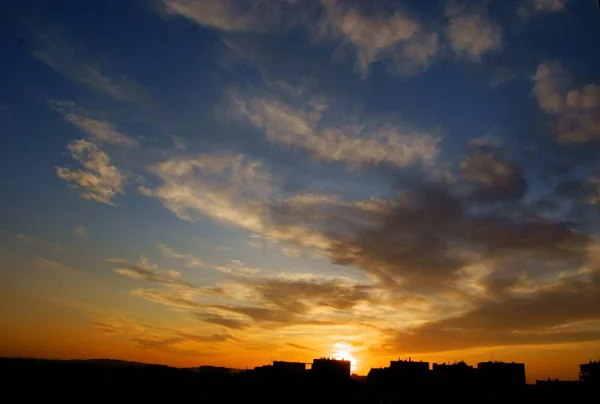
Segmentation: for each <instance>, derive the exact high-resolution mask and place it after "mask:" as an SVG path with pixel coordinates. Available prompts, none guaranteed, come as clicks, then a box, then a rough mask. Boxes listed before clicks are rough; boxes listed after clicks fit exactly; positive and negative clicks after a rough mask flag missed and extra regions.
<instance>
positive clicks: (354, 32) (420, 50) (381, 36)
mask: <svg viewBox="0 0 600 404" xmlns="http://www.w3.org/2000/svg"><path fill="white" fill-rule="evenodd" d="M321 3H323V5H324V7H325V9H326V11H327V23H328V26H329V29H330V30H331V31H332V32H333V33H334V35H338V36H340V37H341V38H343V39H344V40H345V41H347V42H348V43H351V44H352V45H354V46H355V47H356V52H357V59H358V69H359V71H360V72H361V73H362V74H363V75H366V74H367V73H368V71H369V66H370V65H371V64H372V63H374V62H377V61H378V60H380V59H386V60H389V61H391V62H392V63H393V64H394V65H395V67H396V69H397V70H398V71H400V72H401V73H406V74H411V73H416V72H419V71H421V70H424V69H426V68H427V67H429V66H430V65H431V64H432V63H433V62H434V61H435V59H436V58H437V55H438V51H439V45H438V34H437V32H428V31H426V30H425V29H424V28H423V27H422V25H421V23H420V22H419V21H418V20H417V19H416V18H415V17H413V16H411V15H409V14H408V13H407V12H405V11H396V12H394V13H391V14H390V13H384V12H381V13H379V12H371V13H369V14H366V13H365V12H364V11H363V10H361V9H360V8H359V7H357V6H351V3H348V2H342V1H336V0H321Z"/></svg>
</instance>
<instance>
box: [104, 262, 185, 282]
mask: <svg viewBox="0 0 600 404" xmlns="http://www.w3.org/2000/svg"><path fill="white" fill-rule="evenodd" d="M109 262H111V263H113V264H115V265H116V267H115V268H114V271H115V272H116V273H118V274H119V275H122V276H124V277H126V278H130V279H136V280H140V281H148V282H154V283H159V284H163V285H170V286H182V287H188V288H194V286H193V285H191V284H190V283H188V282H186V281H184V280H183V279H181V274H180V273H179V272H177V271H175V270H168V271H162V270H160V269H159V268H158V266H157V265H154V264H150V263H149V262H148V259H147V258H146V257H144V256H142V257H140V260H139V261H138V262H128V261H124V260H120V259H110V260H109Z"/></svg>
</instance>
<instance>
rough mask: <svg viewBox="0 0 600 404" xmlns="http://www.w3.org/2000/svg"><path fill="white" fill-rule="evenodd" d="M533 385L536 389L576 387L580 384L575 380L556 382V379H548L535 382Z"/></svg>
mask: <svg viewBox="0 0 600 404" xmlns="http://www.w3.org/2000/svg"><path fill="white" fill-rule="evenodd" d="M535 385H536V386H538V387H551V388H553V387H578V386H580V385H581V382H579V381H577V380H558V379H550V378H549V379H548V380H537V379H536V381H535Z"/></svg>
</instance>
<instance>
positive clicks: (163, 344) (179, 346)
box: [92, 313, 236, 358]
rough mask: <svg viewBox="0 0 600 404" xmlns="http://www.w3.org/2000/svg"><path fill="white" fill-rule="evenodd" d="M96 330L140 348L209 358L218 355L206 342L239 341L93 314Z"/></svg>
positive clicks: (221, 336) (226, 337)
mask: <svg viewBox="0 0 600 404" xmlns="http://www.w3.org/2000/svg"><path fill="white" fill-rule="evenodd" d="M92 314H93V318H94V320H95V321H94V327H95V328H97V329H100V330H101V331H103V332H105V333H107V334H111V335H114V336H121V337H125V338H127V339H128V340H129V341H131V342H132V343H134V344H135V345H136V346H137V347H138V348H142V349H146V350H153V351H161V352H165V353H169V354H178V355H185V356H187V357H188V358H189V357H190V356H208V355H213V354H214V352H209V351H207V350H206V343H207V342H210V343H211V346H212V347H213V348H214V345H215V344H219V343H221V342H227V341H235V340H236V338H234V337H233V336H231V335H229V334H208V335H198V334H196V333H195V332H193V331H188V330H182V329H172V328H168V327H161V326H157V325H150V324H145V323H142V322H139V321H135V320H134V319H131V318H123V317H118V316H114V315H107V314H104V313H92Z"/></svg>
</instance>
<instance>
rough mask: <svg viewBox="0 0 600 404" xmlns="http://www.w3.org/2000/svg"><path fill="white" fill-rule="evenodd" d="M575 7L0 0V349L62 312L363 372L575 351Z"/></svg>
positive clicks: (586, 171)
mask: <svg viewBox="0 0 600 404" xmlns="http://www.w3.org/2000/svg"><path fill="white" fill-rule="evenodd" d="M598 12H599V11H598V5H597V2H595V1H591V0H589V1H583V0H582V1H575V0H570V1H569V0H510V1H500V0H488V1H484V0H482V1H473V2H471V1H458V0H457V1H450V0H448V1H442V0H439V1H434V0H431V1H420V2H411V1H387V0H386V1H383V0H382V1H377V2H375V1H373V2H368V1H344V0H339V1H337V0H321V1H316V0H315V1H309V0H271V1H267V0H256V1H248V2H246V1H241V0H223V1H216V0H198V1H192V0H138V1H128V2H123V1H113V0H108V1H102V2H91V3H90V2H72V1H55V2H52V4H50V3H47V2H42V1H33V0H31V1H29V0H28V1H9V2H7V3H5V5H3V6H2V15H3V17H2V24H0V32H1V35H0V36H1V37H2V41H3V42H2V45H3V46H2V48H1V49H2V50H1V51H0V52H2V54H1V55H0V58H1V60H2V61H3V63H1V64H0V73H2V74H0V86H1V87H0V88H2V89H3V91H2V92H0V133H2V134H3V135H4V136H3V141H4V145H3V147H2V148H1V149H0V153H1V154H2V155H1V159H0V161H1V163H0V164H1V165H2V175H1V176H0V187H2V189H3V190H4V192H3V198H2V209H0V222H1V223H2V228H1V229H0V231H1V233H0V237H2V247H1V248H2V256H3V258H1V259H0V275H1V277H2V279H3V286H2V288H3V289H5V292H6V296H9V295H10V296H11V297H10V299H9V298H7V301H11V302H13V305H17V304H19V305H21V306H22V307H27V310H25V311H24V315H23V316H22V318H21V319H19V321H16V320H15V317H14V315H11V314H10V310H8V311H7V310H4V311H0V314H2V315H3V317H4V318H5V319H7V321H8V320H10V321H8V322H7V323H6V324H7V325H6V326H5V328H6V329H5V330H4V331H5V332H6V333H7V336H6V337H5V338H6V341H5V342H6V343H7V344H9V343H10V344H11V346H13V347H14V348H13V349H12V350H7V353H18V354H28V353H37V354H39V355H50V356H52V353H53V352H61V353H62V354H61V355H63V356H82V355H83V356H85V355H87V356H94V355H96V356H97V355H99V354H101V353H102V352H100V351H97V350H96V351H94V350H87V351H86V350H85V349H83V348H81V349H79V348H78V349H79V350H71V351H70V350H69V347H68V346H66V345H65V346H63V345H61V344H66V342H65V341H69V338H71V339H73V338H75V337H74V336H75V335H79V336H80V335H83V334H84V335H86V336H88V337H89V338H95V340H101V341H103V342H102V344H104V345H102V346H106V347H108V346H111V347H113V348H112V349H113V352H116V353H118V354H119V355H121V356H123V357H125V356H127V357H132V358H144V357H148V358H152V359H154V360H157V361H163V362H168V363H176V364H183V363H186V364H187V363H188V362H185V361H186V360H188V361H196V362H198V361H200V362H201V361H204V362H206V361H209V362H210V361H212V362H214V363H225V364H227V365H236V366H237V365H240V366H241V365H244V364H245V365H248V364H257V363H260V361H261V359H260V357H261V356H260V352H257V351H256V350H258V351H261V350H262V351H263V355H262V357H263V358H264V357H265V355H264V352H265V351H269V352H276V353H277V355H280V356H282V357H286V358H288V357H289V358H293V357H295V358H304V356H307V355H308V356H310V355H315V354H332V355H338V354H339V355H342V354H345V355H346V356H352V357H353V359H354V362H355V368H356V369H359V370H361V371H364V370H365V369H366V370H368V366H371V365H375V364H377V363H378V361H382V360H383V361H385V358H387V357H389V356H397V355H399V354H405V353H406V354H422V355H437V357H440V358H452V357H454V356H456V355H458V354H457V353H456V352H461V355H462V356H463V357H464V356H465V355H466V357H473V358H481V357H483V356H485V355H487V352H489V350H497V349H506V352H507V353H506V355H508V356H511V355H512V357H513V358H516V359H523V358H528V359H531V358H533V359H531V360H532V361H534V363H538V364H541V363H546V362H544V360H542V359H540V358H541V353H540V350H543V348H540V347H545V346H547V345H548V344H561V347H562V348H561V349H565V350H572V349H574V350H576V352H577V355H579V356H581V357H582V358H584V359H586V358H587V356H586V355H588V354H589V352H590V349H591V348H590V346H592V345H593V344H595V343H596V341H598V340H599V339H600V334H598V328H597V327H598V323H597V322H598V320H600V311H598V308H597V307H600V305H596V303H600V302H598V297H597V296H599V295H600V294H598V292H599V291H600V282H599V279H600V278H599V277H598V272H597V271H598V267H597V264H598V262H599V261H598V257H599V256H598V251H600V250H598V246H597V241H596V234H597V233H598V230H599V229H598V226H597V223H598V203H599V201H600V189H599V187H600V170H599V167H598V163H597V161H598V151H597V150H598V147H597V146H598V140H599V139H600V115H599V112H600V84H597V83H600V77H598V71H600V69H599V67H600V54H598V52H596V51H595V50H596V48H597V38H599V37H600V24H599V23H598ZM574 296H579V297H581V296H583V297H582V298H581V299H582V300H581V303H579V304H576V305H573V306H572V308H570V309H567V308H565V307H567V306H566V302H569V301H571V300H572V299H573V297H574ZM594 296H596V297H594ZM39 301H42V302H46V303H40V302H39ZM49 302H52V303H49ZM549 302H552V303H553V304H556V305H557V306H556V307H555V308H554V309H553V314H552V315H547V316H546V315H542V311H541V310H543V308H544V307H548V304H549ZM40 304H42V305H43V304H49V305H56V307H55V308H54V309H50V308H48V309H47V312H48V313H47V314H45V315H47V316H50V317H48V318H54V317H56V318H57V319H58V320H57V323H56V324H58V325H57V326H56V327H54V328H56V329H58V328H59V325H60V333H59V331H56V330H55V332H56V333H59V334H60V335H61V337H60V338H59V337H56V338H55V340H54V342H53V343H52V344H54V345H52V344H50V345H48V344H49V342H48V341H44V342H40V341H37V340H35V339H31V340H27V341H28V342H27V343H25V342H22V340H21V339H20V338H21V337H19V336H20V335H23V334H24V333H25V334H27V333H29V332H30V330H31V329H32V327H34V325H35V324H36V321H37V320H34V319H37V318H39V317H40V310H41V309H40V308H39V307H40ZM47 307H54V306H47ZM65 308H69V310H72V312H71V311H69V313H70V314H65V313H64V312H63V311H64V310H66V309H65ZM515 310H518V312H519V313H521V314H520V316H521V317H520V318H519V319H518V320H514V321H508V317H507V316H508V313H514V312H515ZM73 313H76V314H73ZM52 316H54V317H52ZM27 319H31V321H29V322H28V320H27ZM128 324H129V325H131V324H137V326H136V327H133V328H131V327H130V326H127V325H128ZM69 330H79V331H77V332H75V331H73V332H70V333H69ZM78 333H79V334H78ZM53 335H54V334H53ZM57 335H58V334H57ZM431 335H436V336H437V337H435V338H433V337H431ZM515 335H516V336H515ZM86 338H87V337H86ZM274 338H275V339H274ZM277 338H279V339H277ZM459 340H460V341H463V342H460V343H458V342H456V341H459ZM290 343H291V344H293V345H289V344H290ZM207 344H210V345H211V348H210V349H208V348H206V345H207ZM340 344H342V345H340ZM294 345H295V346H294ZM340 346H342V348H340ZM524 346H526V347H530V348H523V347H524ZM115 347H118V348H115ZM298 347H301V348H298ZM73 349H75V348H73ZM557 349H558V348H557ZM207 350H208V351H210V352H207ZM465 352H467V353H465ZM469 352H470V353H469ZM557 352H558V351H557ZM253 355H254V356H253ZM303 355H304V356H303ZM339 355H338V356H339ZM452 355H454V356H452ZM469 355H471V356H469ZM482 355H483V356H482ZM557 355H558V354H557ZM413 356H414V355H413ZM183 357H185V358H188V359H185V360H184V359H182V358H183ZM556 358H557V359H556V361H557V363H558V364H557V365H556V368H557V369H561V370H560V372H564V373H560V374H561V375H562V374H569V371H571V370H569V366H571V365H572V364H571V363H570V362H568V361H567V360H566V359H564V358H563V357H560V355H558V356H557V357H556ZM535 361H537V362H535ZM560 361H567V362H568V363H567V362H565V363H563V362H560ZM534 366H536V365H534ZM539 366H541V365H539ZM573 366H574V365H573ZM544 377H545V376H544Z"/></svg>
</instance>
